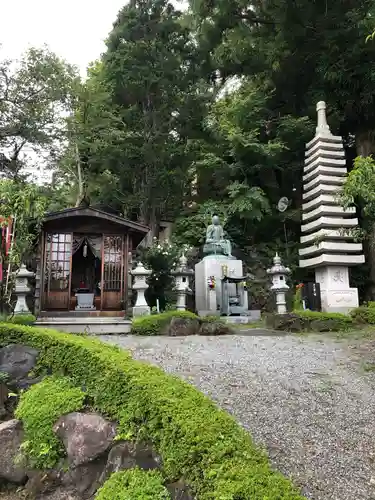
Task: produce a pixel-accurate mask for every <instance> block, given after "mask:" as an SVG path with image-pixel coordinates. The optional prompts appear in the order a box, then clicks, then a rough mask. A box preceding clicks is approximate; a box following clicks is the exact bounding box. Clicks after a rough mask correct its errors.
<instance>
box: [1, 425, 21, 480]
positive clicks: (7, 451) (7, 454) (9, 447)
mask: <svg viewBox="0 0 375 500" xmlns="http://www.w3.org/2000/svg"><path fill="white" fill-rule="evenodd" d="M22 439H23V430H22V424H21V422H20V420H15V419H14V420H8V421H6V422H2V423H0V478H2V479H5V480H7V481H11V482H12V483H23V482H24V481H25V479H26V470H25V468H24V467H23V466H22V465H21V464H16V463H15V460H16V458H17V455H18V454H19V448H20V445H21V443H22Z"/></svg>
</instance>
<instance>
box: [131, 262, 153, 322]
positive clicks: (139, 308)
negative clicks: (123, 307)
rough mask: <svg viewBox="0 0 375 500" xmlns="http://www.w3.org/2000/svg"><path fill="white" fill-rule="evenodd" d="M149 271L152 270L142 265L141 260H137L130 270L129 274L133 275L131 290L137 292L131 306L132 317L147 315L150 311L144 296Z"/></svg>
mask: <svg viewBox="0 0 375 500" xmlns="http://www.w3.org/2000/svg"><path fill="white" fill-rule="evenodd" d="M151 272H152V271H150V270H149V269H146V268H145V267H144V265H143V264H142V262H138V264H137V267H136V268H135V269H133V271H130V273H131V275H132V276H134V284H133V290H136V292H137V300H136V303H135V306H134V307H133V316H134V317H136V316H148V315H149V314H150V313H151V310H150V307H149V306H148V304H147V302H146V298H145V292H146V290H147V288H148V284H147V278H148V277H149V276H150V274H151Z"/></svg>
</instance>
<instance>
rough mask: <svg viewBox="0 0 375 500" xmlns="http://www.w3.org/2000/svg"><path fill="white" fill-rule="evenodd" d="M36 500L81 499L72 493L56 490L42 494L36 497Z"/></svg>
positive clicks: (63, 489)
mask: <svg viewBox="0 0 375 500" xmlns="http://www.w3.org/2000/svg"><path fill="white" fill-rule="evenodd" d="M36 500H81V498H80V497H79V496H78V495H76V494H75V493H74V491H71V490H68V489H65V488H58V489H57V490H55V491H53V492H51V493H47V494H45V493H43V494H42V495H40V496H38V497H36Z"/></svg>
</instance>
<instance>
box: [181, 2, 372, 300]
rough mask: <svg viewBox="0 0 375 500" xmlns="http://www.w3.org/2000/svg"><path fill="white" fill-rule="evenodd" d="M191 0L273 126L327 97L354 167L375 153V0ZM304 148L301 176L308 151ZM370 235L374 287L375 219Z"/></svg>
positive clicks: (219, 65) (214, 66)
mask: <svg viewBox="0 0 375 500" xmlns="http://www.w3.org/2000/svg"><path fill="white" fill-rule="evenodd" d="M191 3H192V10H193V12H194V14H195V17H194V19H195V23H196V27H197V38H198V39H199V45H200V47H201V51H203V52H204V53H205V54H206V56H205V57H206V61H207V64H209V66H210V68H211V74H212V75H214V76H215V77H216V78H217V77H218V76H219V77H220V78H219V79H221V80H224V81H225V80H226V79H227V78H229V77H232V76H233V75H235V76H237V77H243V76H244V75H245V76H249V77H250V78H251V79H252V80H253V81H254V82H256V83H257V84H258V85H259V86H260V88H262V89H263V92H264V94H265V95H267V96H268V99H267V108H268V109H269V110H270V120H269V127H268V128H269V130H270V132H271V133H272V132H273V131H275V129H277V127H278V125H279V123H280V119H283V117H285V116H288V115H291V116H293V117H296V118H297V117H303V116H310V117H311V118H312V117H314V118H315V104H316V102H317V101H319V100H325V101H327V104H328V109H329V112H330V116H329V119H330V123H331V125H332V129H333V130H334V131H336V132H338V133H339V134H341V135H343V137H344V140H345V145H346V147H347V157H348V163H349V165H348V166H349V167H350V166H351V162H352V160H353V159H354V158H355V156H356V155H363V156H367V155H369V154H371V153H373V152H375V129H374V125H373V124H374V123H375V100H374V99H375V97H374V92H373V88H374V83H375V82H374V78H375V76H374V72H373V69H372V62H373V60H374V57H375V44H373V43H371V42H370V43H366V36H367V35H368V33H370V32H371V31H372V27H373V26H372V25H373V22H372V19H373V14H374V12H373V11H374V2H373V0H360V1H356V2H354V1H352V0H347V1H344V2H309V1H308V0H297V1H295V2H282V1H281V0H262V1H258V0H231V1H229V2H227V1H224V0H214V1H211V0H194V1H192V2H191ZM287 145H288V146H289V149H291V148H290V144H287ZM296 151H297V150H296ZM298 153H299V155H300V178H302V165H303V151H302V150H299V151H298ZM368 237H369V239H370V240H371V241H373V243H371V244H370V245H369V246H368V248H369V254H368V256H367V259H368V261H369V263H370V265H371V280H372V282H373V284H374V285H373V287H372V288H373V290H374V294H375V226H374V228H373V229H372V231H370V232H369V236H368ZM372 249H373V250H372ZM374 296H375V295H374Z"/></svg>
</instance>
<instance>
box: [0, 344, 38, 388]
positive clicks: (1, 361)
mask: <svg viewBox="0 0 375 500" xmlns="http://www.w3.org/2000/svg"><path fill="white" fill-rule="evenodd" d="M38 356H39V351H38V350H37V349H33V348H32V347H28V346H25V345H18V344H17V345H14V344H11V345H8V346H6V347H3V348H2V349H0V372H3V373H7V374H8V376H9V385H14V384H15V385H18V383H19V382H20V381H22V379H25V378H27V375H28V373H29V372H30V371H31V370H32V369H33V368H35V365H36V362H37V359H38ZM7 382H8V381H7Z"/></svg>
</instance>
